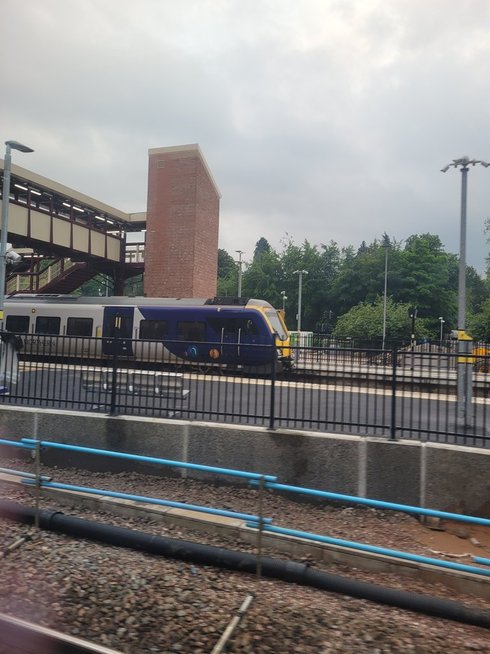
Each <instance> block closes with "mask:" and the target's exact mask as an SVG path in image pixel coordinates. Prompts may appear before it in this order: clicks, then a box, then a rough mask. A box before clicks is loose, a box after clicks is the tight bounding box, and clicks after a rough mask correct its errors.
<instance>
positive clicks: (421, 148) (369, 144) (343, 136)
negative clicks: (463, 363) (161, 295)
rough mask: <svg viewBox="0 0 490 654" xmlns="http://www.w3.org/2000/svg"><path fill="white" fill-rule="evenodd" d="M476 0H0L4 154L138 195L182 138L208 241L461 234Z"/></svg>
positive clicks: (482, 100)
mask: <svg viewBox="0 0 490 654" xmlns="http://www.w3.org/2000/svg"><path fill="white" fill-rule="evenodd" d="M489 18H490V6H489V5H488V3H487V2H485V1H484V0H474V2H473V3H472V6H471V11H469V10H468V7H467V6H465V5H464V4H458V3H447V2H443V1H442V0H436V1H434V2H431V3H425V2H422V0H399V1H398V2H396V3H386V2H381V0H362V1H361V0H352V1H350V2H344V1H340V0H328V1H325V0H304V2H301V3H297V2H292V1H290V0H283V2H280V3H277V2H269V1H266V0H257V2H251V3H243V2H239V1H238V0H209V1H206V0H186V2H185V3H162V2H160V1H157V0H142V1H141V2H139V3H133V2H129V1H128V0H104V2H100V1H98V0H84V2H79V1H78V0H44V1H43V2H42V3H39V2H37V0H24V2H22V3H20V4H19V3H17V2H14V1H13V0H4V2H3V3H2V5H1V6H0V21H1V22H2V25H4V29H3V35H2V36H3V38H2V41H1V43H0V54H1V56H2V60H3V61H4V62H8V66H4V67H3V76H4V80H3V88H4V89H8V93H6V94H5V96H4V98H3V102H2V105H1V107H0V124H1V125H2V132H3V137H4V140H6V139H9V138H14V139H18V140H21V141H24V142H26V143H28V144H29V145H31V146H32V147H33V148H35V150H36V151H35V153H34V154H32V155H29V157H28V158H27V157H25V158H24V157H22V160H20V159H17V157H16V163H19V165H23V166H25V167H27V168H30V169H32V170H34V171H36V172H38V173H40V174H42V175H45V176H47V177H51V178H53V179H56V180H57V181H59V182H61V183H63V184H66V185H68V186H72V187H74V188H77V189H78V190H80V191H82V192H84V193H87V194H89V195H92V196H94V197H97V198H98V199H100V200H102V201H104V202H107V203H108V204H112V205H113V206H115V207H118V208H121V209H123V210H126V211H138V210H144V209H145V206H146V177H147V150H148V148H153V147H161V146H168V145H180V144H185V143H196V142H197V143H199V144H200V146H201V149H202V151H203V153H204V155H205V157H206V159H207V161H208V163H209V166H210V168H211V170H212V172H213V175H214V177H215V179H216V181H217V183H218V186H219V187H220V189H221V192H222V195H223V197H222V204H221V226H220V244H221V246H222V247H225V249H227V250H228V251H230V252H233V251H234V250H235V249H242V250H245V251H246V252H247V253H249V256H250V257H251V256H252V253H253V248H254V245H255V242H256V241H257V240H258V239H259V238H260V237H261V236H265V237H266V238H267V239H268V240H269V241H270V242H271V244H273V245H274V246H276V247H279V245H280V241H281V239H282V238H284V235H285V234H286V233H288V234H290V235H291V236H292V237H293V238H294V240H295V242H297V243H300V242H302V241H303V240H304V239H305V238H306V239H308V240H309V241H310V242H311V243H324V242H328V241H329V240H331V239H334V240H336V241H337V242H338V243H339V244H340V245H349V244H353V245H354V246H357V245H358V244H359V243H360V242H361V241H362V240H366V241H371V240H373V239H374V238H376V237H379V236H380V235H381V234H382V233H383V232H385V231H386V232H387V233H389V234H390V235H392V236H394V237H395V238H397V239H404V238H407V237H408V236H409V235H410V234H413V233H422V232H432V233H436V234H438V235H439V236H440V237H441V239H442V241H443V243H444V244H445V245H446V247H447V248H448V249H449V250H450V251H453V252H457V251H458V247H459V193H460V176H459V175H458V174H457V173H456V171H454V170H453V171H451V172H450V173H446V175H443V174H442V173H441V172H440V168H441V167H442V166H443V165H444V164H446V163H448V162H449V161H451V160H452V159H453V158H456V157H459V156H462V155H464V154H468V155H469V156H471V157H477V158H483V159H485V158H486V159H490V142H489V140H490V137H489V135H488V129H487V123H488V115H489V109H490V107H489V102H490V100H489V98H490V94H489V90H490V89H489V85H490V82H489V79H488V75H487V71H486V62H487V61H488V58H489V49H490V39H489V33H488V32H489V30H488V29H487V27H486V26H487V25H489V20H488V19H489ZM489 174H490V171H489V170H484V169H476V168H475V169H471V172H470V175H469V181H470V185H469V203H468V262H469V263H470V264H473V265H476V266H477V267H478V268H479V270H480V271H482V270H483V267H484V258H485V256H486V254H487V250H488V246H487V244H486V241H485V236H484V234H483V224H484V220H485V218H487V217H488V203H489V196H488V188H489V183H488V182H489V180H487V179H486V176H487V175H489Z"/></svg>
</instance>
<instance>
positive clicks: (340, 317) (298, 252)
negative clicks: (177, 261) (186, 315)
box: [218, 233, 490, 342]
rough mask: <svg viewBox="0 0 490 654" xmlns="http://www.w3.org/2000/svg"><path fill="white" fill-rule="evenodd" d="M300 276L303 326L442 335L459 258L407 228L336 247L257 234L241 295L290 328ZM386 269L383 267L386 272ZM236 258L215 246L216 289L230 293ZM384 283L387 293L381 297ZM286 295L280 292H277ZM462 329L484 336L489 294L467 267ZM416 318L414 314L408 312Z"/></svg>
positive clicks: (398, 337)
mask: <svg viewBox="0 0 490 654" xmlns="http://www.w3.org/2000/svg"><path fill="white" fill-rule="evenodd" d="M299 270H305V271H307V274H304V275H303V276H302V310H301V327H302V330H308V331H313V332H316V333H322V334H328V335H332V336H334V337H337V338H355V339H366V340H375V339H381V338H382V337H383V334H385V335H386V339H387V342H390V341H392V342H395V341H406V340H407V339H410V336H411V332H412V329H413V328H415V336H416V337H417V338H419V339H420V338H427V339H430V340H436V339H440V338H441V335H442V337H443V338H446V337H447V335H448V334H449V332H450V330H452V329H456V328H457V306H458V270H459V263H458V257H457V256H456V255H455V254H451V253H449V252H446V251H445V249H444V247H443V244H442V242H441V240H440V238H439V237H438V236H436V235H434V234H428V233H427V234H414V235H412V236H410V237H409V238H408V239H406V240H405V241H403V242H402V241H397V240H396V239H394V238H390V237H389V236H388V235H387V234H384V235H383V236H382V238H381V239H375V240H374V241H373V242H372V243H370V244H367V243H366V242H364V241H363V242H362V243H361V245H360V246H359V247H358V248H357V249H355V248H354V247H353V246H349V247H342V248H341V247H339V246H338V245H337V243H335V242H334V241H331V242H330V243H329V244H327V245H324V244H321V245H312V244H310V243H309V242H308V241H307V240H305V241H304V242H303V243H302V244H301V245H297V244H295V243H294V242H293V241H292V239H290V238H288V237H286V238H285V239H284V240H283V242H282V243H281V248H280V249H279V250H276V249H274V248H273V247H271V245H270V244H269V243H268V241H267V240H266V239H265V238H263V237H262V238H260V239H259V240H258V241H257V243H256V246H255V250H254V253H253V257H252V259H251V260H250V261H248V262H246V263H245V265H243V262H242V274H241V288H242V296H243V297H254V298H261V299H263V300H267V301H269V302H270V303H271V304H272V305H273V306H275V307H276V308H279V309H280V308H282V307H283V304H284V307H285V313H286V323H287V325H288V327H289V329H290V330H293V329H296V325H297V311H298V293H299V283H298V277H299V275H298V272H297V271H299ZM385 273H386V274H385ZM238 276H239V263H238V262H237V261H235V260H234V259H233V257H232V256H231V255H230V254H229V253H228V252H226V251H225V250H223V249H220V250H219V251H218V295H222V296H236V295H237V289H238ZM385 283H386V297H385ZM284 298H286V299H284ZM466 312H467V331H468V332H469V333H470V334H471V335H472V336H473V338H474V339H477V340H485V341H490V293H489V285H488V280H487V279H482V277H480V275H478V273H477V272H476V270H475V269H474V268H472V267H470V266H468V267H467V269H466ZM415 318H416V319H415Z"/></svg>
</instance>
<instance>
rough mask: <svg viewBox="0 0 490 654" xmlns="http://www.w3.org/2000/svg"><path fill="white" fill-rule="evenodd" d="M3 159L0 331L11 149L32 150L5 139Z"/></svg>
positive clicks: (0, 236) (5, 259)
mask: <svg viewBox="0 0 490 654" xmlns="http://www.w3.org/2000/svg"><path fill="white" fill-rule="evenodd" d="M5 145H6V149H5V159H4V162H3V190H2V232H1V235H0V331H2V330H3V313H4V306H5V278H6V271H7V236H8V229H9V201H10V169H11V166H12V156H11V154H10V152H11V150H18V151H19V152H34V150H33V149H32V148H29V147H28V146H27V145H22V143H19V142H18V141H5Z"/></svg>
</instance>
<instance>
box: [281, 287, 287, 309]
mask: <svg viewBox="0 0 490 654" xmlns="http://www.w3.org/2000/svg"><path fill="white" fill-rule="evenodd" d="M281 295H282V310H283V311H286V300H287V299H288V296H287V295H286V291H281Z"/></svg>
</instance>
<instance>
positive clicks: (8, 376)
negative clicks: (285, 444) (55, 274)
mask: <svg viewBox="0 0 490 654" xmlns="http://www.w3.org/2000/svg"><path fill="white" fill-rule="evenodd" d="M102 341H103V339H91V338H82V337H53V336H39V337H37V338H36V339H35V340H34V341H32V342H29V343H28V342H26V343H25V346H24V348H23V349H22V350H21V351H20V353H19V361H18V363H17V355H16V354H14V353H13V351H12V348H11V347H10V346H9V347H7V346H6V345H5V343H3V344H2V348H3V350H2V353H1V361H2V369H1V370H0V373H1V374H2V378H5V384H4V386H5V387H6V391H7V393H6V394H2V395H0V402H2V403H4V404H15V405H18V406H30V407H40V408H60V409H70V410H82V411H92V412H101V413H107V414H110V415H139V416H155V417H172V418H177V419H183V420H199V421H213V422H222V423H228V424H237V425H243V424H246V425H260V426H264V427H267V428H270V429H276V428H280V427H283V428H291V429H301V430H305V429H306V430H317V431H321V432H337V433H338V432H341V433H345V434H356V435H373V436H382V437H386V438H390V439H396V438H411V439H417V440H430V441H437V442H444V443H454V444H459V445H470V446H479V447H487V446H488V444H489V443H490V438H489V435H488V433H487V408H488V406H489V402H490V399H489V393H490V372H486V371H487V370H489V369H490V357H489V356H488V355H486V354H480V355H479V356H470V357H466V358H465V359H464V361H463V362H462V361H461V357H459V358H458V354H457V353H454V352H453V351H450V350H449V349H448V348H445V347H442V346H439V347H431V348H427V347H425V346H415V347H413V348H408V349H398V350H397V349H394V350H390V351H388V350H384V351H383V350H380V349H354V348H330V347H326V348H325V347H323V348H319V347H303V348H300V347H297V348H294V355H295V356H294V366H293V367H292V369H291V370H289V371H284V370H281V369H280V366H279V365H278V362H277V361H276V359H275V358H274V356H275V348H271V349H270V351H271V358H272V364H271V366H270V368H269V369H268V370H262V371H260V372H252V371H247V370H245V369H237V370H232V369H230V368H229V367H224V366H211V365H209V364H201V363H199V361H186V362H182V361H178V360H177V359H176V358H175V357H173V359H172V360H170V359H168V357H167V358H164V357H163V355H162V354H161V352H163V348H161V344H159V343H158V342H157V341H147V342H145V343H144V346H145V349H144V350H141V349H140V355H141V356H140V359H145V358H147V359H151V358H152V359H153V361H147V362H146V363H142V362H141V361H139V362H138V361H136V360H135V359H134V358H128V357H125V356H123V355H122V354H121V352H120V351H119V352H118V349H119V350H120V348H118V347H115V348H114V352H118V353H117V354H114V356H112V357H108V356H105V358H104V359H103V360H102V359H98V360H97V359H96V353H97V352H98V351H100V347H101V344H102ZM110 344H112V346H114V345H116V346H117V340H114V339H112V340H111V341H110ZM134 345H135V347H136V343H135V344H134ZM182 345H186V344H185V343H183V344H182ZM189 345H190V344H189ZM214 345H215V344H214ZM228 345H229V344H228ZM139 347H140V348H141V342H139ZM262 347H266V346H262ZM267 347H268V346H267ZM9 352H10V354H9ZM159 353H160V354H159ZM158 357H160V358H158ZM462 363H463V365H462V366H461V364H462ZM461 368H462V369H463V371H464V374H466V375H467V374H469V375H470V377H469V379H470V398H469V400H468V398H465V402H466V404H464V407H465V409H466V412H465V413H462V410H461V409H462V398H461V397H460V391H458V375H460V374H462V370H461Z"/></svg>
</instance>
